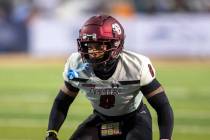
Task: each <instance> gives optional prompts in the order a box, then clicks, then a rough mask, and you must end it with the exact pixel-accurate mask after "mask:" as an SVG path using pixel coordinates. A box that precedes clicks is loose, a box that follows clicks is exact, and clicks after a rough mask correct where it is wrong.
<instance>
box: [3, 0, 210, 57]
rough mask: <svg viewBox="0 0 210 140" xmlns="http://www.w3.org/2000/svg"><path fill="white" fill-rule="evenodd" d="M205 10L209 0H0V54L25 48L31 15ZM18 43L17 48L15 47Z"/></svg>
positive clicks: (122, 13) (207, 7) (68, 15)
mask: <svg viewBox="0 0 210 140" xmlns="http://www.w3.org/2000/svg"><path fill="white" fill-rule="evenodd" d="M163 12H164V13H174V12H175V13H176V12H187V13H188V12H189V13H197V12H198V13H208V12H210V0H115V1H113V0H0V53H1V52H7V51H10V52H13V51H14V52H16V51H27V47H28V36H27V34H28V32H27V27H28V26H30V22H31V21H33V18H34V17H37V16H42V17H43V16H44V17H46V18H49V17H52V16H60V17H62V16H67V17H69V18H70V17H71V16H72V17H73V16H74V17H77V16H78V15H82V14H91V13H94V14H95V13H108V14H116V15H119V16H132V15H135V14H138V13H148V14H155V13H163ZM17 46H18V47H17Z"/></svg>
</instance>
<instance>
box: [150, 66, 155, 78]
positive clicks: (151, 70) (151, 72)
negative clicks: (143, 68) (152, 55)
mask: <svg viewBox="0 0 210 140" xmlns="http://www.w3.org/2000/svg"><path fill="white" fill-rule="evenodd" d="M148 68H149V72H150V74H151V76H152V77H154V76H155V73H154V70H153V68H152V66H151V65H150V64H148Z"/></svg>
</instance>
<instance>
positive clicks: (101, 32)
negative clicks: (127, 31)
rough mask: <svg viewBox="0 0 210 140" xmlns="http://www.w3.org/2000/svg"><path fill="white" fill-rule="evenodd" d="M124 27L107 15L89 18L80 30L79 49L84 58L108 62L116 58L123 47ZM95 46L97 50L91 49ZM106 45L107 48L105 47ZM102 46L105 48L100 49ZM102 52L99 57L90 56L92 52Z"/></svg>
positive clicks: (89, 61) (102, 62)
mask: <svg viewBox="0 0 210 140" xmlns="http://www.w3.org/2000/svg"><path fill="white" fill-rule="evenodd" d="M124 39H125V35H124V29H123V27H122V25H121V24H120V23H119V22H118V21H117V20H116V19H115V18H113V17H111V16H107V15H98V16H93V17H91V18H90V19H88V20H87V21H86V22H85V24H84V25H83V26H82V28H81V29H80V31H79V38H78V39H77V42H78V51H79V52H80V53H81V56H82V59H83V61H85V62H88V63H94V64H106V63H110V62H112V61H113V60H116V59H117V58H118V56H119V54H120V53H121V51H122V49H123V44H124ZM91 46H95V48H96V49H97V50H98V51H96V52H94V51H89V50H91V49H90V47H91ZM102 46H105V49H104V47H102ZM100 48H103V49H101V50H100ZM97 52H98V53H100V54H103V55H102V56H101V55H100V57H99V58H92V57H90V56H91V55H93V54H92V53H97Z"/></svg>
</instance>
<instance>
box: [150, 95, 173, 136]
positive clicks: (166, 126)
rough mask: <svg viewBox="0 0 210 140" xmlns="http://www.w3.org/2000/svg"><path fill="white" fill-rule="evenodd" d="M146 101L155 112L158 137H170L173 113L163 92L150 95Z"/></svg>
mask: <svg viewBox="0 0 210 140" xmlns="http://www.w3.org/2000/svg"><path fill="white" fill-rule="evenodd" d="M148 102H149V103H150V105H151V106H152V107H153V108H154V109H155V110H156V112H157V116H158V126H159V130H160V138H161V139H171V136H172V131H173V125H174V115H173V110H172V108H171V106H170V104H169V101H168V98H167V97H166V95H165V93H164V92H161V93H158V94H156V95H154V96H152V97H151V98H149V99H148Z"/></svg>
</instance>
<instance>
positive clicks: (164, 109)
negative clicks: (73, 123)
mask: <svg viewBox="0 0 210 140" xmlns="http://www.w3.org/2000/svg"><path fill="white" fill-rule="evenodd" d="M124 39H125V34H124V29H123V27H122V25H121V24H120V23H119V22H118V21H117V20H116V19H115V18H113V17H111V16H108V15H98V16H93V17H91V18H90V19H88V20H87V21H86V22H85V24H84V25H83V26H82V28H81V29H80V31H79V37H78V39H77V42H78V52H76V53H72V54H71V56H70V57H69V58H68V60H67V62H66V64H65V68H64V72H63V77H64V84H63V87H62V88H61V89H60V91H59V93H58V95H57V97H56V98H55V100H54V104H53V106H52V110H51V113H50V117H49V124H48V130H47V137H46V140H58V137H57V134H58V131H59V129H60V127H61V126H62V124H63V122H64V120H65V118H66V116H67V112H68V109H69V106H70V105H71V103H72V102H73V101H74V99H75V97H76V96H77V94H78V92H79V91H80V90H81V91H82V92H84V93H85V94H86V97H87V99H88V100H89V101H90V102H91V104H92V107H93V113H92V114H91V115H90V116H89V117H88V118H87V119H86V120H85V121H84V122H83V123H81V125H79V127H78V128H77V129H76V131H75V132H74V133H73V135H72V136H71V137H70V140H105V139H108V140H111V139H113V140H152V119H151V115H150V112H149V110H148V109H147V107H146V105H145V104H144V103H143V96H144V97H145V98H146V99H147V101H148V102H149V104H150V105H151V106H152V107H153V108H154V109H155V111H156V112H157V116H158V126H159V132H160V140H170V139H171V138H172V131H173V111H172V108H171V106H170V104H169V100H168V98H167V96H166V93H165V91H164V88H163V87H162V86H161V84H160V83H159V82H158V80H157V78H156V74H155V69H154V67H153V65H152V63H151V62H150V59H149V58H148V57H146V56H143V55H140V54H137V53H135V52H131V51H127V50H124V49H123V44H124ZM81 109H82V108H81Z"/></svg>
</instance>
